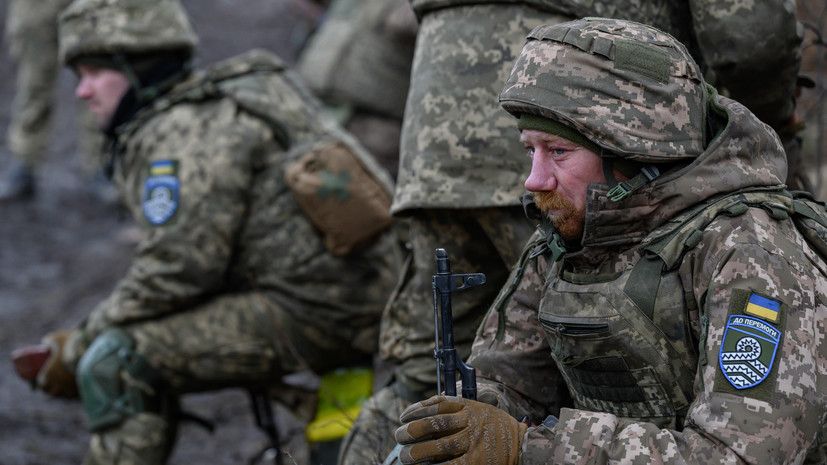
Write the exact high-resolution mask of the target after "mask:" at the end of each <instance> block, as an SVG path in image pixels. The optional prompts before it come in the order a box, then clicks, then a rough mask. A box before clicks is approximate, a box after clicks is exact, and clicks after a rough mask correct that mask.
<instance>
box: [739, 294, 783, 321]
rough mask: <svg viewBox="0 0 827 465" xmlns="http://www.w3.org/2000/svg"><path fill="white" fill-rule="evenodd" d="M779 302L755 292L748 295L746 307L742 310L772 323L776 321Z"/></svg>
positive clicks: (779, 306)
mask: <svg viewBox="0 0 827 465" xmlns="http://www.w3.org/2000/svg"><path fill="white" fill-rule="evenodd" d="M780 308H781V303H780V302H778V301H775V300H772V299H768V298H766V297H761V296H760V295H757V294H752V295H750V296H749V301H747V308H746V309H745V310H744V311H745V313H746V314H747V315H754V316H757V317H759V318H763V319H765V320H767V321H771V322H773V323H777V322H778V311H779V310H780Z"/></svg>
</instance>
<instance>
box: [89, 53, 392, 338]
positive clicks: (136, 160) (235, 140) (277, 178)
mask: <svg viewBox="0 0 827 465" xmlns="http://www.w3.org/2000/svg"><path fill="white" fill-rule="evenodd" d="M251 67H252V68H253V69H256V70H258V71H257V72H252V73H246V71H249V69H250V68H251ZM235 68H238V70H239V71H238V73H237V74H240V75H241V76H240V77H235V78H234V79H232V80H227V81H226V83H224V84H226V85H233V86H235V87H236V89H240V90H239V92H244V91H246V92H248V95H249V97H250V100H251V101H253V103H256V102H258V103H259V104H260V105H259V107H260V108H259V109H258V113H260V114H263V113H264V112H265V111H266V112H270V113H275V114H276V116H280V118H279V121H278V122H280V124H278V125H277V127H276V126H274V125H273V124H270V123H268V122H267V121H265V119H263V118H259V117H257V116H255V114H256V113H257V111H256V108H255V105H248V106H247V108H241V107H240V105H239V103H238V101H237V100H235V99H233V98H230V97H226V96H222V95H221V94H220V93H218V92H217V89H216V86H215V85H214V83H213V82H212V81H211V80H210V79H205V78H202V76H206V75H211V73H212V75H225V76H233V75H234V73H235ZM245 70H246V71H245ZM291 73H292V72H291V71H289V70H286V69H285V67H284V66H283V65H282V63H281V61H280V60H279V59H278V58H277V57H275V56H273V55H271V54H269V53H267V52H263V51H252V52H248V53H247V54H245V55H242V56H239V57H236V58H231V59H229V60H226V61H224V62H221V63H218V64H216V65H214V66H213V67H211V68H209V69H208V70H207V71H206V72H205V73H204V74H202V75H196V76H195V77H194V78H191V79H190V80H188V81H187V82H184V83H182V84H179V85H178V86H177V87H176V88H174V89H173V90H172V91H171V92H170V93H169V94H167V95H166V96H164V97H162V98H160V99H158V100H156V101H155V102H154V103H153V104H152V105H151V106H150V107H147V108H145V109H143V110H141V112H139V113H138V114H137V115H136V117H135V119H134V120H133V121H131V122H130V123H128V125H127V126H124V127H123V128H120V129H119V135H118V142H119V144H120V152H119V154H118V156H117V160H118V164H117V165H116V168H115V176H114V179H115V182H116V185H117V187H118V190H119V193H120V196H121V198H122V201H123V202H124V203H125V204H126V206H127V207H128V209H129V210H130V211H131V213H132V215H133V217H134V218H135V220H136V223H137V224H138V225H139V226H140V228H141V229H142V231H143V233H144V239H143V240H142V241H141V243H140V244H139V245H138V247H137V251H136V255H135V258H134V261H133V263H132V265H131V266H130V268H129V270H128V272H127V274H126V276H125V277H124V278H123V279H122V280H121V281H120V282H119V283H118V284H117V286H116V288H115V289H114V291H113V292H112V293H111V295H110V296H109V297H108V298H107V299H106V300H105V301H103V302H102V303H101V304H100V305H99V306H97V307H96V308H95V309H94V310H93V311H92V312H91V314H90V315H89V317H88V319H87V320H86V323H85V329H86V331H87V333H88V336H89V337H94V336H95V335H96V334H97V333H99V332H100V331H101V330H102V329H104V328H106V327H108V326H112V325H126V324H129V323H130V322H136V321H141V320H146V319H151V318H158V317H162V316H164V315H166V314H169V313H173V312H182V311H186V310H187V309H189V308H191V307H193V306H195V305H197V304H198V303H199V302H201V301H204V300H205V299H210V298H212V297H215V296H218V295H226V294H232V293H238V292H245V291H261V292H263V293H266V294H267V295H268V297H270V298H271V299H274V300H276V301H277V302H278V303H279V304H280V305H281V306H282V307H283V308H284V309H285V310H286V311H287V312H289V313H290V314H291V315H293V316H294V317H295V318H296V319H298V320H299V321H306V322H308V323H309V324H312V325H313V326H314V327H315V328H316V330H318V331H320V332H322V333H328V332H329V333H333V332H336V334H338V335H340V336H342V335H345V334H351V335H352V336H353V337H354V338H357V334H361V332H362V331H366V330H367V329H369V328H373V331H372V333H371V334H372V335H373V336H374V337H373V339H375V336H376V333H377V331H378V319H379V315H380V314H381V310H382V307H383V305H384V302H385V300H386V298H387V296H388V294H389V292H390V291H389V290H390V289H391V288H392V287H393V284H394V281H395V278H394V277H395V275H396V272H397V269H396V268H397V266H398V265H397V263H396V262H395V260H394V257H395V255H394V252H393V250H394V249H393V248H394V247H396V245H395V240H393V238H392V237H390V236H389V235H388V234H384V235H383V236H382V237H381V238H380V239H378V240H377V241H376V243H375V244H374V245H372V246H370V247H369V248H368V249H367V250H365V251H364V252H361V253H358V254H356V255H352V256H345V257H339V256H334V255H332V254H331V253H330V252H329V251H328V250H327V249H326V248H325V245H324V243H323V241H322V237H321V236H320V234H319V233H318V232H317V231H316V230H315V229H314V228H313V226H312V225H311V224H310V223H309V222H308V219H307V217H306V216H305V214H304V213H303V211H302V210H301V208H300V207H299V205H298V204H297V202H296V200H295V197H294V196H293V194H292V192H291V190H290V189H289V188H288V185H287V184H286V182H285V174H284V169H285V164H286V162H287V161H288V153H289V150H287V149H288V147H295V146H298V145H300V144H301V143H302V142H305V141H312V140H316V139H321V138H323V137H333V138H335V137H337V136H336V133H335V132H334V129H335V128H334V127H330V126H327V125H326V124H323V123H322V122H321V120H320V119H319V116H318V104H317V103H316V101H315V99H313V98H312V97H310V96H309V93H308V92H307V91H306V90H304V89H303V88H302V87H301V86H300V85H299V84H298V82H297V81H296V80H295V78H294V77H293V75H292V74H291ZM260 77H263V78H260ZM265 78H266V79H265ZM228 83H231V84H228ZM256 99H257V100H256ZM298 155H300V154H296V156H298ZM291 159H292V158H291ZM159 187H165V189H159ZM156 194H157V196H159V197H163V196H166V197H167V198H160V199H155V198H154V197H156ZM156 200H157V201H156ZM343 337H344V336H343ZM366 344H367V347H362V348H361V349H362V350H372V349H375V344H376V341H375V340H371V341H366Z"/></svg>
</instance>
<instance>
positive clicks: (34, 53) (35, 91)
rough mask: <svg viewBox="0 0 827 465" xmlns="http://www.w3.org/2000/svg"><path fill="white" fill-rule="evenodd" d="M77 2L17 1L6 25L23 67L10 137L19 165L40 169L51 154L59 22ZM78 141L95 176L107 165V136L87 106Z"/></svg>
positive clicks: (11, 50)
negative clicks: (62, 13)
mask: <svg viewBox="0 0 827 465" xmlns="http://www.w3.org/2000/svg"><path fill="white" fill-rule="evenodd" d="M69 3H71V0H46V1H37V2H32V1H30V0H12V1H11V2H10V3H9V8H8V11H7V21H6V37H5V39H6V41H7V46H8V50H9V55H10V57H11V58H12V60H13V61H14V63H15V65H16V68H17V76H16V81H15V92H14V101H13V103H12V109H11V120H10V121H9V127H8V132H7V140H8V144H9V149H10V150H11V152H12V153H13V154H14V155H15V156H16V157H17V158H18V159H19V162H20V163H21V164H23V165H25V166H27V167H29V168H32V169H33V168H35V167H36V166H37V165H38V164H39V163H40V162H41V161H42V158H43V156H44V155H45V153H46V151H47V149H48V145H49V141H50V137H49V136H50V131H51V127H52V111H53V107H54V104H53V102H54V97H55V95H54V94H55V89H56V84H57V77H58V72H59V70H60V66H59V63H58V38H57V17H58V14H59V13H60V11H61V10H62V9H63V8H64V7H66V6H67V5H69ZM77 107H78V127H79V129H80V131H79V135H80V138H79V140H78V143H79V148H80V151H81V152H82V153H83V154H84V157H85V158H84V160H83V164H84V167H85V168H86V169H87V171H88V172H89V173H90V174H91V173H92V172H94V171H96V170H97V169H98V168H99V167H100V164H101V161H102V159H101V148H102V145H103V135H102V133H101V131H100V129H99V128H98V127H97V123H96V122H95V120H94V117H93V116H92V114H91V113H90V112H89V111H88V110H87V108H86V105H85V104H81V103H79V104H78V106H77Z"/></svg>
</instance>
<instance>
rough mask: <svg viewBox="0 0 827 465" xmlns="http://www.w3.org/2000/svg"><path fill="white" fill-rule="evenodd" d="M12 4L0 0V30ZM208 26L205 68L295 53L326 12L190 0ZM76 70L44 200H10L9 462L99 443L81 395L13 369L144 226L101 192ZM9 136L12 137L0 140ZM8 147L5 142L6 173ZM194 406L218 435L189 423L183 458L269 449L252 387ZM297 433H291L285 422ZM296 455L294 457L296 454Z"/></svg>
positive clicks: (1, 233) (5, 380) (1, 287)
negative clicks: (253, 54) (81, 115)
mask: <svg viewBox="0 0 827 465" xmlns="http://www.w3.org/2000/svg"><path fill="white" fill-rule="evenodd" d="M6 3H7V2H5V1H4V2H0V28H1V27H2V24H3V23H5V14H6V11H5V9H6ZM183 3H184V4H185V6H186V7H187V9H188V11H189V12H190V14H191V15H192V18H193V23H194V25H195V27H196V29H197V31H198V33H199V35H200V38H201V44H200V51H199V53H198V57H197V65H200V66H199V67H201V66H203V65H205V64H206V63H211V62H214V61H216V60H220V59H223V58H227V57H230V56H233V55H235V54H237V53H240V52H243V51H245V50H248V49H250V48H253V47H262V48H266V49H269V50H271V51H274V52H276V53H277V54H279V55H280V56H281V57H282V58H283V59H285V60H286V61H287V62H289V63H293V62H295V59H296V56H297V51H298V49H299V47H300V45H301V40H302V38H303V37H304V36H305V35H306V32H307V31H308V30H309V29H310V28H312V27H313V24H314V21H315V20H316V19H317V18H318V13H320V11H314V10H313V9H308V8H306V6H307V5H310V6H312V4H310V3H303V2H300V1H299V0H278V1H274V0H245V1H243V2H238V1H235V0H184V1H183ZM0 70H2V71H0V138H3V139H4V138H5V133H6V127H7V126H8V121H9V108H10V105H11V99H12V94H13V79H14V73H13V71H12V68H11V67H10V63H9V58H8V55H7V53H6V50H5V48H3V50H2V51H1V52H0ZM74 84H75V78H74V76H73V75H72V74H71V73H70V72H68V71H65V70H64V71H63V72H62V73H61V76H60V81H59V88H58V92H57V94H58V95H57V104H56V111H57V114H56V121H55V127H54V140H53V143H52V144H51V150H50V151H49V154H48V157H47V159H46V160H45V163H44V164H43V166H42V169H41V170H40V172H39V173H38V175H39V179H38V181H39V185H38V187H39V192H38V195H37V197H36V198H35V200H34V201H32V202H28V203H24V204H11V205H0V358H4V359H5V360H6V361H5V362H2V360H0V465H41V464H43V465H45V464H51V465H77V464H79V463H80V462H81V461H82V459H83V455H84V453H85V450H86V446H87V442H88V437H89V436H88V433H87V432H86V427H85V425H84V416H83V412H82V410H81V407H80V404H79V403H78V402H71V401H62V400H56V399H52V398H50V397H48V396H46V395H45V394H43V393H41V392H37V391H33V390H32V389H30V388H29V386H28V385H27V384H25V383H24V382H23V381H21V380H20V379H19V378H17V376H16V375H15V374H14V372H13V368H12V365H11V363H10V362H9V361H8V358H7V357H8V355H7V354H8V353H9V352H10V351H11V350H12V349H13V348H16V347H19V346H21V345H26V344H30V343H36V342H38V341H39V340H40V338H41V337H42V335H44V334H45V333H47V332H49V331H53V330H56V329H60V328H67V327H72V326H74V325H76V324H77V323H78V322H79V321H80V320H81V319H82V318H83V316H84V315H85V314H86V313H87V312H88V311H89V309H90V308H91V307H92V306H94V305H95V303H97V302H98V301H100V300H102V299H103V298H104V297H105V296H106V295H107V293H108V292H109V290H110V289H111V288H112V286H113V285H114V283H115V282H116V280H117V279H118V277H119V276H121V275H123V273H124V272H125V270H126V268H127V266H128V264H129V261H130V257H131V254H132V249H133V246H134V240H135V234H134V230H133V229H131V226H132V225H131V223H130V221H131V220H130V219H129V218H128V216H127V215H125V214H124V213H123V212H122V211H119V209H118V208H116V207H115V206H113V205H110V204H107V203H105V202H103V201H102V200H101V199H99V198H98V197H96V196H95V195H92V193H91V191H90V189H89V185H90V183H89V181H88V179H87V177H85V173H84V170H83V163H82V161H81V157H80V156H79V155H78V154H77V153H76V152H77V149H76V143H75V131H76V124H75V121H74V118H75V110H76V106H75V103H74V101H73V100H74V98H73V96H72V92H73V86H74ZM0 140H2V139H0ZM8 165H9V153H8V150H7V149H6V147H5V144H4V143H3V142H0V173H4V172H5V170H6V168H7V166H8ZM184 407H185V408H186V409H187V410H190V411H193V412H195V413H197V414H198V415H200V416H202V417H204V418H206V419H209V420H210V421H213V422H214V423H215V424H216V425H217V427H216V430H215V432H214V433H213V434H209V433H208V432H207V431H206V430H205V429H203V428H201V427H199V426H196V425H194V424H191V423H188V424H184V426H183V427H182V429H181V431H180V434H179V437H180V440H179V442H178V445H177V447H176V449H175V451H174V455H173V457H172V460H171V463H172V464H241V463H246V462H247V460H248V459H249V458H250V457H251V456H253V455H254V453H255V452H257V451H258V450H259V447H260V446H261V445H262V443H263V440H264V435H263V434H262V433H261V432H260V431H259V430H258V429H257V428H256V427H255V424H254V420H253V416H252V413H251V410H250V407H249V402H248V399H247V395H246V393H245V392H244V391H242V390H227V391H224V392H219V393H214V394H197V395H196V394H193V395H188V396H185V399H184ZM282 432H283V433H286V431H282ZM285 463H290V462H285Z"/></svg>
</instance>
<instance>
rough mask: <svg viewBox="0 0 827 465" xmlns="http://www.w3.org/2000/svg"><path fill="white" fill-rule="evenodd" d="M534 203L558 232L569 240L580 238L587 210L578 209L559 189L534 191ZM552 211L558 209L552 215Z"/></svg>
mask: <svg viewBox="0 0 827 465" xmlns="http://www.w3.org/2000/svg"><path fill="white" fill-rule="evenodd" d="M533 195H534V204H535V205H537V208H539V209H540V210H541V211H542V212H543V213H545V214H546V215H547V216H548V217H549V218H550V219H551V222H552V224H553V225H554V228H555V229H557V232H558V233H559V234H560V235H561V236H563V238H564V239H567V240H580V239H581V238H582V236H583V225H584V224H585V222H586V210H585V209H583V210H578V209H577V207H575V206H574V204H573V203H571V202H570V201H569V200H568V199H566V198H565V197H563V196H562V195H560V194H559V193H558V192H557V191H544V192H534V193H533ZM552 211H557V213H556V214H554V215H552V214H551V212H552ZM561 211H562V212H561Z"/></svg>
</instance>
